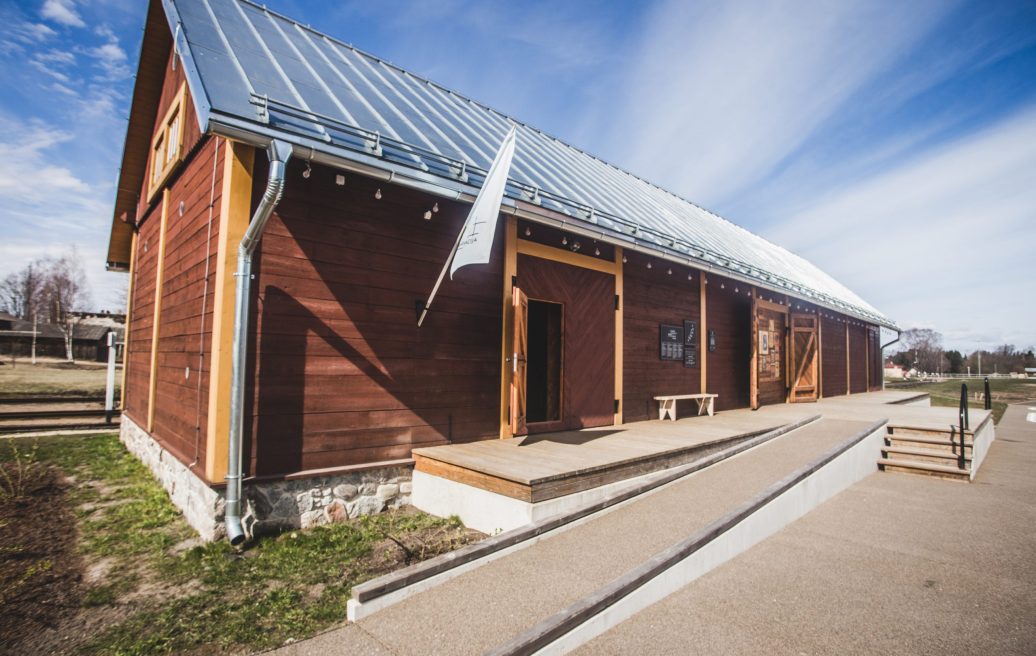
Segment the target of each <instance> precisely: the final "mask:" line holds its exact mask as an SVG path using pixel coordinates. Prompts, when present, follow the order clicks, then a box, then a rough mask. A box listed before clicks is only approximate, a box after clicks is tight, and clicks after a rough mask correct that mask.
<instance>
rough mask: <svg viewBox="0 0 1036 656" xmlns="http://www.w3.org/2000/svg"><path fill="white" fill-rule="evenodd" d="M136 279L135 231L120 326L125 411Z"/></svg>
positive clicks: (122, 405)
mask: <svg viewBox="0 0 1036 656" xmlns="http://www.w3.org/2000/svg"><path fill="white" fill-rule="evenodd" d="M136 281H137V231H136V229H134V230H133V236H132V237H131V238H130V261H129V284H127V285H126V325H125V326H123V328H122V386H121V387H120V388H119V409H120V410H122V411H123V412H125V411H126V373H127V372H128V371H129V342H130V328H131V326H132V324H133V288H134V287H135V286H136V285H135V284H134V283H136Z"/></svg>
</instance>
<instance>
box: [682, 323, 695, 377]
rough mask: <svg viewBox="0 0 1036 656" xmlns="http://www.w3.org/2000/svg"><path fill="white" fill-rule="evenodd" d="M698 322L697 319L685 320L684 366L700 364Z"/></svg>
mask: <svg viewBox="0 0 1036 656" xmlns="http://www.w3.org/2000/svg"><path fill="white" fill-rule="evenodd" d="M697 340H698V324H697V322H695V321H686V320H685V321H684V322H683V366H685V367H697V366H698V341H697Z"/></svg>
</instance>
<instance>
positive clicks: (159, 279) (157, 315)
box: [147, 189, 169, 433]
mask: <svg viewBox="0 0 1036 656" xmlns="http://www.w3.org/2000/svg"><path fill="white" fill-rule="evenodd" d="M168 222H169V189H163V190H162V218H161V223H159V224H158V261H157V262H156V263H155V307H154V315H153V317H154V318H153V323H152V325H151V369H150V371H149V372H148V375H149V380H148V394H147V432H148V433H151V432H152V431H154V430H155V393H156V392H157V391H158V340H159V336H160V335H159V333H160V332H161V331H160V328H161V323H162V285H163V283H164V281H165V231H166V226H167V224H168Z"/></svg>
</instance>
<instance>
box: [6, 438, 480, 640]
mask: <svg viewBox="0 0 1036 656" xmlns="http://www.w3.org/2000/svg"><path fill="white" fill-rule="evenodd" d="M12 444H13V445H15V446H16V447H17V448H21V449H32V448H34V449H35V454H36V457H37V458H38V459H39V461H40V462H41V463H44V464H45V465H46V466H50V467H54V468H58V469H60V470H61V471H63V472H64V473H65V474H66V475H67V476H68V478H69V479H70V483H71V484H70V485H68V487H67V498H68V500H69V503H70V505H71V507H72V509H73V512H74V514H75V523H76V525H77V528H78V533H79V535H78V551H79V554H80V556H81V558H82V561H83V583H82V590H81V595H80V601H79V603H78V607H77V608H75V609H71V610H70V612H69V616H68V617H66V618H65V623H64V625H63V626H60V627H59V629H58V630H57V631H56V632H55V635H54V636H51V637H52V638H54V640H49V639H48V637H47V635H44V636H42V637H41V636H34V644H33V645H27V646H23V647H22V651H20V652H19V653H25V654H29V653H55V652H59V651H60V652H65V653H84V654H169V653H184V652H189V653H220V652H225V651H239V650H242V649H247V650H254V649H262V648H268V647H272V646H276V645H280V644H283V643H285V642H286V641H288V640H292V639H294V640H298V639H301V638H305V637H307V636H309V635H312V634H314V633H316V632H318V631H320V630H322V629H324V628H327V627H329V626H331V625H333V624H336V623H338V622H342V621H344V619H345V605H346V601H347V600H348V598H349V595H350V593H351V590H352V587H353V586H354V585H356V584H357V583H360V582H362V581H365V580H368V579H370V578H373V577H375V576H378V575H380V574H382V573H384V572H386V571H390V570H392V569H395V568H398V567H402V566H405V565H406V564H409V563H410V562H413V561H417V560H421V559H424V558H430V557H432V556H435V555H438V554H440V553H444V552H446V551H450V550H452V549H456V548H458V547H459V546H462V545H463V544H466V543H468V542H471V541H474V540H477V539H480V538H481V537H482V536H481V534H478V533H476V532H474V531H470V530H468V529H465V528H464V527H463V525H461V524H460V522H459V521H458V520H455V519H454V520H442V519H438V518H435V517H432V516H430V515H426V514H423V513H420V512H417V511H413V510H404V511H394V512H387V513H383V514H380V515H373V516H369V517H361V518H357V519H355V520H350V521H348V522H345V523H341V524H333V525H328V526H321V527H317V528H314V529H309V530H305V531H302V530H299V531H293V532H288V533H284V534H281V535H279V536H274V537H268V538H263V539H260V540H258V541H257V542H256V543H254V544H252V545H250V546H249V547H248V549H246V550H238V549H235V548H233V547H230V546H229V545H228V544H227V543H226V542H217V543H211V544H202V543H199V542H198V541H197V540H196V539H195V537H194V534H193V532H192V530H191V529H190V528H189V527H188V526H187V524H186V523H185V522H184V521H183V519H182V517H181V516H180V514H179V512H178V511H177V510H176V508H175V507H174V506H173V505H172V504H171V503H170V501H169V499H168V497H167V496H166V494H165V492H164V490H162V489H161V487H160V486H159V485H158V483H157V482H155V481H154V479H153V478H152V477H151V475H150V473H149V472H148V471H147V470H146V469H145V468H144V466H143V465H142V464H141V463H140V462H139V461H137V460H136V459H135V458H134V457H133V456H131V455H130V454H129V453H127V452H126V451H125V449H124V448H123V447H122V445H121V444H120V443H119V441H118V439H117V437H116V436H115V435H110V434H109V435H98V436H92V437H75V436H56V437H46V438H36V439H33V438H24V439H21V440H17V441H14V440H12ZM0 459H7V460H10V459H11V455H10V454H9V453H0ZM70 627H72V628H71V629H70ZM70 630H73V631H77V632H78V633H79V634H80V636H81V637H80V638H79V639H78V640H75V641H73V642H74V644H66V643H65V642H60V643H59V642H55V641H56V640H57V638H58V636H57V634H65V635H66V636H67V634H68V633H69V632H70ZM65 640H66V641H67V638H65Z"/></svg>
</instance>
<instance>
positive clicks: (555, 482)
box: [413, 391, 988, 503]
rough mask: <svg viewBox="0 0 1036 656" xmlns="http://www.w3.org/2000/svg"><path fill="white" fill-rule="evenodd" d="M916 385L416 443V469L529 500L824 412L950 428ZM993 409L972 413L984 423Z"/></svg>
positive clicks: (688, 457)
mask: <svg viewBox="0 0 1036 656" xmlns="http://www.w3.org/2000/svg"><path fill="white" fill-rule="evenodd" d="M912 396H917V394H916V393H912V392H893V391H881V392H870V393H866V394H854V395H851V396H841V397H835V398H831V399H822V400H820V401H818V402H817V403H796V404H781V405H771V406H764V407H762V408H761V409H759V410H757V411H751V410H748V409H743V410H728V411H725V412H719V413H716V415H715V416H713V417H708V416H701V417H686V418H683V419H680V420H678V421H675V422H674V421H657V420H656V421H642V422H635V423H630V424H624V425H621V426H607V427H603V428H593V429H585V430H580V431H567V432H562V433H551V434H544V435H534V436H528V437H524V438H512V439H505V440H488V441H484V442H473V443H470V444H453V445H446V446H434V447H426V448H420V449H414V451H413V457H414V467H415V469H416V470H417V471H420V472H424V473H426V474H430V475H433V476H438V477H441V478H445V479H447V480H451V481H455V482H458V483H464V484H466V485H471V486H474V487H477V488H481V489H483V490H487V491H489V492H493V493H496V494H502V495H505V496H508V497H511V498H514V499H519V500H521V501H525V502H529V503H537V502H540V501H546V500H548V499H554V498H557V497H560V496H564V495H568V494H573V493H576V492H581V491H584V490H589V489H592V488H596V487H599V486H602V485H607V484H610V483H615V482H619V481H623V480H627V479H631V478H634V477H637V476H641V475H644V474H648V473H651V472H655V471H661V470H663V469H668V468H670V467H675V466H678V465H681V464H684V463H687V462H691V461H694V460H698V459H699V458H704V457H705V456H707V455H709V454H711V453H714V452H716V451H718V450H720V449H722V448H725V447H728V446H732V445H733V444H735V443H736V442H738V441H740V440H745V439H749V438H750V437H752V436H754V435H758V434H760V433H763V432H766V431H769V430H773V429H775V428H778V427H780V426H784V425H786V424H790V423H792V422H795V421H798V420H800V419H803V418H805V417H808V416H811V415H816V414H821V415H823V416H824V417H825V418H830V419H846V420H857V421H875V420H878V419H886V418H887V419H889V420H890V426H896V425H899V426H910V427H912V428H925V427H927V428H929V429H930V430H946V429H947V428H948V427H949V426H950V425H952V424H954V423H955V420H956V409H955V408H930V407H923V406H916V405H902V404H899V403H897V402H902V401H903V400H908V399H909V398H910V397H912ZM986 414H988V413H986V412H985V411H982V412H973V413H972V417H971V423H972V425H973V426H978V425H979V424H980V423H981V422H982V421H983V420H984V419H985V415H986Z"/></svg>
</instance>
